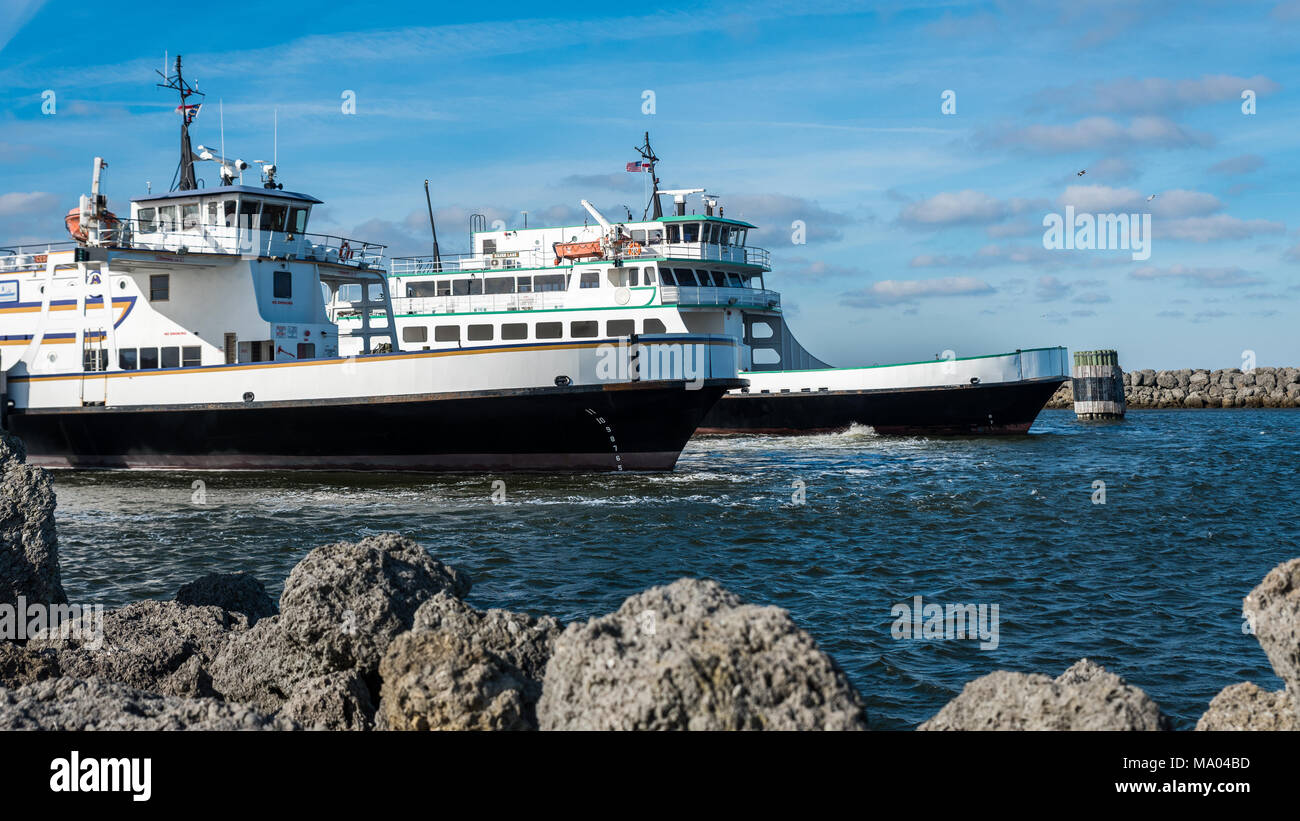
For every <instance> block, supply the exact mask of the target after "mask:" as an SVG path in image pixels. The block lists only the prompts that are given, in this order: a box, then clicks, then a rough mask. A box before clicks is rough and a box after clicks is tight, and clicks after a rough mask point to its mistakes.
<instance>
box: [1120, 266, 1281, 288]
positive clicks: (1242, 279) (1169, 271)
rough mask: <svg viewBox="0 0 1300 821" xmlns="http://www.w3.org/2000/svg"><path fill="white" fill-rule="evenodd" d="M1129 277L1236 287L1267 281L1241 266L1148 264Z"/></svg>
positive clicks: (1205, 285)
mask: <svg viewBox="0 0 1300 821" xmlns="http://www.w3.org/2000/svg"><path fill="white" fill-rule="evenodd" d="M1129 277H1131V278H1132V279H1139V280H1148V281H1154V280H1162V279H1175V280H1181V281H1182V282H1184V283H1186V284H1188V285H1196V286H1200V287H1205V288H1236V287H1240V286H1243V285H1258V284H1260V283H1262V282H1265V281H1266V280H1263V279H1260V278H1259V277H1257V276H1255V275H1254V274H1252V273H1250V272H1248V271H1245V270H1242V269H1241V268H1227V267H1221V268H1210V267H1207V268H1193V267H1188V266H1186V265H1171V266H1169V267H1167V268H1157V267H1155V266H1151V265H1148V266H1145V267H1142V268H1138V269H1137V270H1136V271H1133V272H1132V273H1130V274H1129Z"/></svg>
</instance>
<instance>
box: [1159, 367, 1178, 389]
mask: <svg viewBox="0 0 1300 821" xmlns="http://www.w3.org/2000/svg"><path fill="white" fill-rule="evenodd" d="M1156 387H1159V388H1176V387H1178V377H1177V376H1176V375H1175V374H1172V373H1167V372H1164V371H1162V372H1161V373H1160V374H1159V375H1158V376H1157V377H1156Z"/></svg>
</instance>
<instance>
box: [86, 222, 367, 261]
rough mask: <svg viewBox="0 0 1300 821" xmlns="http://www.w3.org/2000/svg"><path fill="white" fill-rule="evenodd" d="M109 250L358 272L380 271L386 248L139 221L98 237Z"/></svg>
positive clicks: (338, 239)
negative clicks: (267, 260)
mask: <svg viewBox="0 0 1300 821" xmlns="http://www.w3.org/2000/svg"><path fill="white" fill-rule="evenodd" d="M101 236H102V239H101V242H102V243H103V244H104V245H107V246H109V247H117V248H129V249H132V250H148V251H167V252H170V253H185V252H188V253H195V254H237V255H240V256H247V257H282V258H288V257H293V258H295V259H306V260H313V261H317V262H330V263H335V264H338V265H350V266H356V267H358V268H383V266H384V246H383V245H379V244H378V243H373V242H365V241H362V240H357V239H350V238H348V237H336V236H331V235H329V234H306V233H291V232H286V231H262V230H260V229H256V228H242V227H228V226H219V225H195V226H193V227H190V228H180V229H178V228H172V227H162V226H159V225H158V224H157V223H156V222H155V223H141V222H140V221H139V220H122V221H121V224H120V226H119V227H117V228H114V229H113V230H111V231H104V232H102V234H101Z"/></svg>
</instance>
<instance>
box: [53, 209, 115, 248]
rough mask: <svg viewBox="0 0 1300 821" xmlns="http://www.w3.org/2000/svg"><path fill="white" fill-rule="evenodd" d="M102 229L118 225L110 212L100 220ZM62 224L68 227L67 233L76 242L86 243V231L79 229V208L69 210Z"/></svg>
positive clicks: (105, 213)
mask: <svg viewBox="0 0 1300 821" xmlns="http://www.w3.org/2000/svg"><path fill="white" fill-rule="evenodd" d="M101 222H102V224H103V227H104V228H106V229H112V228H116V227H117V225H118V219H117V215H116V214H114V213H113V212H112V211H105V212H104V216H103V218H102V220H101ZM63 224H64V225H66V226H67V227H68V233H69V234H71V235H72V238H73V239H75V240H76V241H77V242H85V241H86V229H84V228H82V227H81V208H80V207H77V208H69V209H68V215H67V216H66V217H64V218H63Z"/></svg>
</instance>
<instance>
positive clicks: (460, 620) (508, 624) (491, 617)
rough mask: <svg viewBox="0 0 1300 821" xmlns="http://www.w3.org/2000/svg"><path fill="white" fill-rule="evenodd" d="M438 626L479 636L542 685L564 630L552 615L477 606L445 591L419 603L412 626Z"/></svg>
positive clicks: (460, 633) (434, 627) (430, 628)
mask: <svg viewBox="0 0 1300 821" xmlns="http://www.w3.org/2000/svg"><path fill="white" fill-rule="evenodd" d="M439 628H445V629H448V630H451V631H452V632H453V633H457V634H459V635H463V636H473V637H475V638H477V639H478V640H479V641H481V642H482V643H483V644H484V646H486V647H487V648H488V649H489V650H491V651H492V652H493V653H496V654H497V655H499V656H501V657H502V658H503V659H505V660H506V661H507V662H509V663H510V664H512V665H514V666H515V667H518V668H519V670H520V672H522V673H523V674H524V675H525V676H527V677H528V678H530V679H533V680H535V681H537V682H538V683H539V687H540V682H541V680H542V677H543V676H544V675H545V674H546V663H547V662H548V661H550V658H551V651H552V649H553V648H554V647H555V640H556V638H558V637H559V635H560V632H561V626H560V623H559V622H558V621H556V620H555V619H554V618H552V617H551V616H542V617H541V618H535V617H533V616H529V615H527V614H526V613H512V612H510V611H508V610H496V609H493V610H476V609H474V608H473V607H471V606H469V605H468V604H466V603H465V602H463V601H461V600H460V599H458V598H455V597H454V596H451V595H448V594H447V593H445V592H444V593H439V594H438V595H436V596H434V597H433V598H431V599H429V600H428V601H427V602H425V603H424V604H422V605H420V609H419V610H416V611H415V620H414V624H413V626H412V629H414V630H436V629H439ZM539 694H540V691H539Z"/></svg>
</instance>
